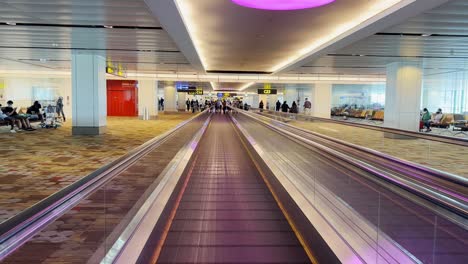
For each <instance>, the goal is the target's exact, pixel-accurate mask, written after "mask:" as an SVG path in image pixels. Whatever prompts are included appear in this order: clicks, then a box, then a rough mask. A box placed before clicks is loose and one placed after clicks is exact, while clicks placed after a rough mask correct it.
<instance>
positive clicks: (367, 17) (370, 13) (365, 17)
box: [232, 0, 415, 73]
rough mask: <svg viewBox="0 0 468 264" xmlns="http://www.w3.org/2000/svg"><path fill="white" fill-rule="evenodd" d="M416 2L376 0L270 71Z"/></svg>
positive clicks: (310, 53)
mask: <svg viewBox="0 0 468 264" xmlns="http://www.w3.org/2000/svg"><path fill="white" fill-rule="evenodd" d="M232 1H235V0H232ZM236 1H237V0H236ZM414 1H415V0H407V1H404V0H375V1H374V2H373V3H372V4H369V5H368V6H367V8H366V9H364V10H362V12H361V13H360V15H359V17H358V18H356V19H354V20H353V21H349V22H347V23H343V24H340V25H337V26H335V28H334V29H331V30H330V31H329V34H328V35H323V36H321V37H320V38H318V39H316V40H315V41H311V42H309V43H310V44H309V46H307V47H305V48H303V49H301V50H299V51H298V52H297V53H296V54H295V55H293V56H290V57H289V58H287V59H286V60H284V61H283V62H281V63H279V64H277V65H275V66H274V67H273V68H272V69H271V70H270V71H271V72H273V73H278V72H280V71H281V70H284V69H285V68H287V67H289V66H291V65H293V64H294V63H296V62H298V61H300V60H301V59H304V58H307V57H308V56H310V55H312V54H314V53H316V52H318V51H319V50H320V48H322V47H324V46H327V45H329V44H331V43H333V42H336V41H339V39H342V38H344V37H345V36H346V34H352V32H354V31H355V30H359V29H360V28H363V27H364V26H365V25H366V24H371V23H373V22H375V21H376V20H378V19H380V18H382V17H383V16H384V15H385V14H388V13H389V11H388V10H391V8H393V7H395V8H398V9H399V8H401V6H399V5H398V4H400V3H402V2H403V3H404V4H405V3H406V4H409V3H412V2H414ZM288 2H289V1H288Z"/></svg>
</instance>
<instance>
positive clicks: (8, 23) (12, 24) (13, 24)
mask: <svg viewBox="0 0 468 264" xmlns="http://www.w3.org/2000/svg"><path fill="white" fill-rule="evenodd" d="M6 24H7V25H10V26H15V25H16V23H15V22H6Z"/></svg>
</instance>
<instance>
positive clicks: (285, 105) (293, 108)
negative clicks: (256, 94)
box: [258, 98, 312, 115]
mask: <svg viewBox="0 0 468 264" xmlns="http://www.w3.org/2000/svg"><path fill="white" fill-rule="evenodd" d="M263 107H264V103H263V100H261V101H260V103H259V105H258V108H260V111H263ZM303 107H304V113H305V114H306V115H308V114H310V112H311V108H312V103H311V102H310V101H309V99H308V98H306V99H305V102H304V105H303ZM266 108H267V109H269V108H270V107H269V104H268V102H267V107H266ZM275 110H276V112H279V111H281V112H283V113H288V112H289V113H293V114H297V113H299V107H298V106H297V104H296V101H293V102H292V105H291V106H289V105H288V103H287V102H286V101H284V102H283V103H282V104H281V102H280V100H278V101H277V102H276V104H275Z"/></svg>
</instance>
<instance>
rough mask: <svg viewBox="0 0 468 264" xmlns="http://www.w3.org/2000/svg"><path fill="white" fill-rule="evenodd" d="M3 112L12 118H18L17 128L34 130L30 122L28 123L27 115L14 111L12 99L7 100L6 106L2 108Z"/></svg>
mask: <svg viewBox="0 0 468 264" xmlns="http://www.w3.org/2000/svg"><path fill="white" fill-rule="evenodd" d="M3 113H4V114H6V115H7V116H8V117H10V118H13V119H14V120H18V121H19V122H18V128H19V129H24V130H27V131H33V130H36V129H34V128H32V127H31V124H30V123H29V120H28V118H27V117H25V116H23V115H19V114H18V113H17V112H16V107H13V101H11V100H9V101H8V102H7V106H6V107H5V108H3Z"/></svg>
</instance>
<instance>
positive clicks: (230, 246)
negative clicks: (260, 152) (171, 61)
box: [140, 115, 310, 263]
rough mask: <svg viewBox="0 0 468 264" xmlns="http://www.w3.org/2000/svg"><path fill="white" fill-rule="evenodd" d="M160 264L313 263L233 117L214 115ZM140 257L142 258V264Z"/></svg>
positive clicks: (190, 175) (173, 222)
mask: <svg viewBox="0 0 468 264" xmlns="http://www.w3.org/2000/svg"><path fill="white" fill-rule="evenodd" d="M211 122H212V123H211V124H210V126H209V128H208V129H207V131H206V134H205V136H204V137H203V139H202V140H201V142H200V145H199V149H198V150H197V152H196V153H195V155H196V157H195V162H194V164H192V165H191V166H193V167H192V169H191V172H189V175H188V177H190V178H189V179H188V184H187V187H186V188H185V190H182V192H183V194H182V198H181V200H180V203H179V204H178V206H177V211H176V214H175V217H174V219H173V221H172V222H171V226H170V229H169V231H168V233H167V237H166V238H165V240H164V241H162V242H161V243H163V244H162V249H161V251H160V254H159V255H158V256H153V259H157V262H158V263H177V262H184V263H193V262H198V263H210V262H211V263H213V262H216V263H246V262H248V263H310V260H309V258H308V256H307V254H306V252H305V250H304V248H303V247H302V246H301V243H300V242H299V240H298V238H297V237H296V235H295V233H294V232H293V230H292V228H291V226H290V225H289V223H288V221H287V220H286V217H285V216H284V215H283V213H282V211H281V210H280V208H279V206H278V204H277V203H276V202H275V199H274V197H273V195H272V194H271V192H270V191H269V190H268V187H267V185H266V184H265V182H264V181H263V179H262V177H261V175H260V173H259V171H258V170H257V169H256V167H255V165H254V163H253V161H252V160H251V159H250V158H249V155H248V153H247V151H246V150H245V148H244V147H243V145H242V143H241V141H240V138H239V136H238V135H237V134H236V132H235V130H234V127H233V126H232V125H231V121H230V120H229V117H227V116H225V115H215V116H214V118H213V120H212V121H211ZM141 260H142V258H140V261H141Z"/></svg>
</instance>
